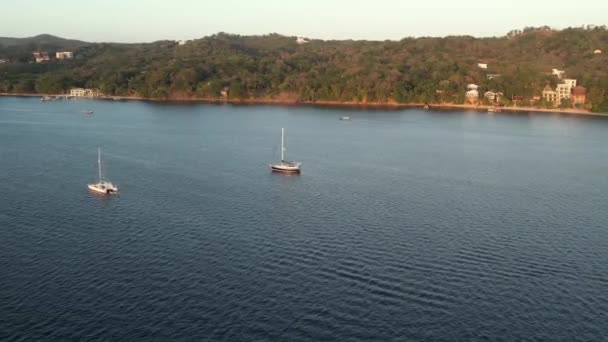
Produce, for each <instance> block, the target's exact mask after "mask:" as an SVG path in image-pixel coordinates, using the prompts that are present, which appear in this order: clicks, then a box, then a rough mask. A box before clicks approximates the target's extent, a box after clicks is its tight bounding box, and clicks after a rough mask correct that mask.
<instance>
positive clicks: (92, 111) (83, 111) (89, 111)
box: [80, 110, 95, 114]
mask: <svg viewBox="0 0 608 342" xmlns="http://www.w3.org/2000/svg"><path fill="white" fill-rule="evenodd" d="M80 112H81V113H82V114H93V113H95V111H94V110H81V111H80Z"/></svg>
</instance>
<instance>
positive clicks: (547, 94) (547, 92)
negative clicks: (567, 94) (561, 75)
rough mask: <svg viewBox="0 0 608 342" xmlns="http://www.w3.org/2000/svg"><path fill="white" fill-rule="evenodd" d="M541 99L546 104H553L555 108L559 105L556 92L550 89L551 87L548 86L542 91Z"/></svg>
mask: <svg viewBox="0 0 608 342" xmlns="http://www.w3.org/2000/svg"><path fill="white" fill-rule="evenodd" d="M543 99H544V100H545V101H547V102H551V103H553V104H554V105H556V106H557V105H558V104H559V103H558V101H559V96H558V95H557V92H556V91H555V90H553V89H551V87H550V86H548V85H547V86H546V87H545V89H544V90H543Z"/></svg>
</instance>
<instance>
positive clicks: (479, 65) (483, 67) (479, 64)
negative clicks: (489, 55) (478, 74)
mask: <svg viewBox="0 0 608 342" xmlns="http://www.w3.org/2000/svg"><path fill="white" fill-rule="evenodd" d="M477 66H478V67H480V68H481V69H487V68H488V65H487V64H486V63H477Z"/></svg>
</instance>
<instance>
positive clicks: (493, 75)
mask: <svg viewBox="0 0 608 342" xmlns="http://www.w3.org/2000/svg"><path fill="white" fill-rule="evenodd" d="M500 76H502V75H501V74H487V75H486V78H487V79H489V80H493V79H495V78H498V77H500Z"/></svg>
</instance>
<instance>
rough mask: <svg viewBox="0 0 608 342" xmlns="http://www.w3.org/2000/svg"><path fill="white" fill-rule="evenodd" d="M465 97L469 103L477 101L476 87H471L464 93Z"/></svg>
mask: <svg viewBox="0 0 608 342" xmlns="http://www.w3.org/2000/svg"><path fill="white" fill-rule="evenodd" d="M465 97H466V99H467V101H469V102H470V103H477V101H479V92H478V91H477V89H471V90H469V91H467V92H466V93H465Z"/></svg>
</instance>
